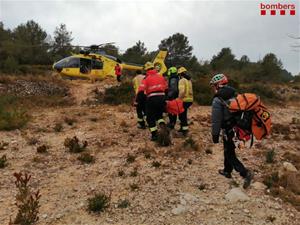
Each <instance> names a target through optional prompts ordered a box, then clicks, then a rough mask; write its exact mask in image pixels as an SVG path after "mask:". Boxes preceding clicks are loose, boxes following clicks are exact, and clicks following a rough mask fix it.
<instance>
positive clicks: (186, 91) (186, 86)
mask: <svg viewBox="0 0 300 225" xmlns="http://www.w3.org/2000/svg"><path fill="white" fill-rule="evenodd" d="M178 86H179V98H181V99H182V100H183V101H184V102H193V100H194V98H193V85H192V81H191V80H188V79H186V78H181V79H180V80H179V85H178Z"/></svg>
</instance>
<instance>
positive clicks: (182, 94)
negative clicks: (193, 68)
mask: <svg viewBox="0 0 300 225" xmlns="http://www.w3.org/2000/svg"><path fill="white" fill-rule="evenodd" d="M178 76H179V77H180V80H179V84H178V89H179V94H178V97H179V98H180V99H182V101H183V108H184V112H183V113H181V114H179V120H180V130H179V132H181V133H182V134H183V135H187V133H188V130H189V127H188V117H187V113H188V109H189V107H190V106H191V105H192V104H193V100H194V98H193V85H192V80H191V77H190V76H189V75H188V74H187V70H186V68H184V67H180V68H179V69H178Z"/></svg>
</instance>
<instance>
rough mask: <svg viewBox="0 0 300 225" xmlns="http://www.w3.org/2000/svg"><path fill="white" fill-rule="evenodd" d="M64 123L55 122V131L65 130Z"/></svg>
mask: <svg viewBox="0 0 300 225" xmlns="http://www.w3.org/2000/svg"><path fill="white" fill-rule="evenodd" d="M63 128H64V127H63V125H62V124H61V123H60V122H57V123H55V125H54V127H53V130H54V131H55V132H61V131H62V130H63Z"/></svg>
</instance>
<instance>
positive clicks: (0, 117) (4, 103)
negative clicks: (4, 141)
mask: <svg viewBox="0 0 300 225" xmlns="http://www.w3.org/2000/svg"><path fill="white" fill-rule="evenodd" d="M17 100H18V99H17V97H15V96H11V95H2V96H0V130H15V129H19V128H22V127H23V126H25V125H26V124H27V122H28V121H29V116H28V115H27V113H26V111H25V110H23V109H20V108H19V107H18V106H17V104H16V103H17Z"/></svg>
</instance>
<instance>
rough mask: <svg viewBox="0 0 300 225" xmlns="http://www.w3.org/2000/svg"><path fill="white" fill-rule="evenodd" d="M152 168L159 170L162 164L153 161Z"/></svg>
mask: <svg viewBox="0 0 300 225" xmlns="http://www.w3.org/2000/svg"><path fill="white" fill-rule="evenodd" d="M152 166H153V167H155V168H159V167H160V166H161V164H160V162H158V161H153V162H152Z"/></svg>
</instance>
